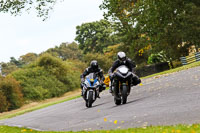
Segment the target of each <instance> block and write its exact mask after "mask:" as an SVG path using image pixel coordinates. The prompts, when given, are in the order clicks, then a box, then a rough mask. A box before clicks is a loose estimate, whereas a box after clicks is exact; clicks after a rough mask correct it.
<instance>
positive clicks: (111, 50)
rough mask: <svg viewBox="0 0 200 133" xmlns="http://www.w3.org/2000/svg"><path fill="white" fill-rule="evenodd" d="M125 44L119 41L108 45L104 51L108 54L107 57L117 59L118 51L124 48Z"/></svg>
mask: <svg viewBox="0 0 200 133" xmlns="http://www.w3.org/2000/svg"><path fill="white" fill-rule="evenodd" d="M123 46H124V45H123V44H121V43H119V44H115V45H112V46H108V47H107V48H106V50H105V52H104V54H105V55H106V56H107V58H110V59H113V60H116V59H117V56H116V55H117V53H118V52H119V51H121V50H122V48H123Z"/></svg>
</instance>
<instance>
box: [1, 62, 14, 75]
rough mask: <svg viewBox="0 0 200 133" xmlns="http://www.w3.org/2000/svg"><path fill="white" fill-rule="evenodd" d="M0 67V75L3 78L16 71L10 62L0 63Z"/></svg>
mask: <svg viewBox="0 0 200 133" xmlns="http://www.w3.org/2000/svg"><path fill="white" fill-rule="evenodd" d="M0 65H1V74H2V75H4V76H6V75H8V74H9V73H11V72H13V71H15V70H17V69H18V68H17V66H16V65H15V64H14V63H10V62H8V63H4V62H1V63H0Z"/></svg>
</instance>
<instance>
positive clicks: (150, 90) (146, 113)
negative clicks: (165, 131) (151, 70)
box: [0, 67, 200, 131]
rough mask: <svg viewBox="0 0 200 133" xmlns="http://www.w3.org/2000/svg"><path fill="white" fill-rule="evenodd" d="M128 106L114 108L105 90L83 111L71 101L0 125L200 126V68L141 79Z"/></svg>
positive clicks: (52, 127) (56, 127)
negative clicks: (90, 106) (99, 97)
mask: <svg viewBox="0 0 200 133" xmlns="http://www.w3.org/2000/svg"><path fill="white" fill-rule="evenodd" d="M142 83H143V85H142V86H136V87H133V88H132V90H131V94H130V95H129V97H128V101H127V104H124V105H120V106H116V105H115V104H114V101H113V97H112V96H111V94H109V93H108V91H104V92H103V93H102V94H101V99H97V101H96V102H95V103H94V104H93V107H92V108H86V107H85V102H84V101H83V99H82V98H78V99H74V100H71V101H67V102H64V103H60V104H57V105H53V106H50V107H47V108H43V109H40V110H36V111H33V112H30V113H26V114H24V115H21V116H17V117H14V118H10V119H6V120H2V121H0V124H3V125H10V126H20V127H28V128H32V129H37V130H42V131H43V130H45V131H46V130H50V131H71V130H72V131H80V130H102V129H103V130H107V129H125V128H133V127H145V126H149V125H173V124H180V123H182V124H193V123H200V67H196V68H191V69H188V70H183V71H180V72H176V73H173V74H169V75H164V76H157V77H154V78H148V79H144V80H142Z"/></svg>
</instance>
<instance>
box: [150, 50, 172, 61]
mask: <svg viewBox="0 0 200 133" xmlns="http://www.w3.org/2000/svg"><path fill="white" fill-rule="evenodd" d="M166 61H168V60H167V58H166V56H165V54H164V53H163V51H161V52H159V53H157V54H151V55H150V56H149V58H148V64H155V63H160V62H166Z"/></svg>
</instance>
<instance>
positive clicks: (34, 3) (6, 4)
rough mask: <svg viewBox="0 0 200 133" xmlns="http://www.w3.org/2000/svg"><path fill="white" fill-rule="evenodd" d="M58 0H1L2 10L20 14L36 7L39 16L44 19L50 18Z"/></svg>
mask: <svg viewBox="0 0 200 133" xmlns="http://www.w3.org/2000/svg"><path fill="white" fill-rule="evenodd" d="M56 1H57V0H1V1H0V12H3V13H11V14H12V15H20V14H21V13H22V12H23V11H24V10H25V11H29V10H30V9H31V8H34V9H35V10H36V11H37V16H38V17H43V20H45V19H47V18H48V14H49V12H50V11H51V10H52V9H53V7H54V5H55V4H56Z"/></svg>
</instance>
